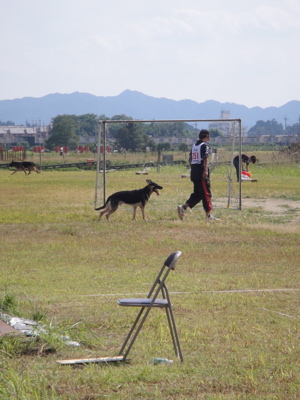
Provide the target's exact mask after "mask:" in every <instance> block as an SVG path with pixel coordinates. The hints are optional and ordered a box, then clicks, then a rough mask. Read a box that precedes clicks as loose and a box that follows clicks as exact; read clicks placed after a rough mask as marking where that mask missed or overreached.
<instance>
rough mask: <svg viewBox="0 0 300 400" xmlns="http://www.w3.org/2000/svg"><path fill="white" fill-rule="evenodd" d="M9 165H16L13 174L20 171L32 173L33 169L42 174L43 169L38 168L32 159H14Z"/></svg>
mask: <svg viewBox="0 0 300 400" xmlns="http://www.w3.org/2000/svg"><path fill="white" fill-rule="evenodd" d="M9 167H15V168H16V170H15V171H14V172H13V173H12V174H11V175H13V174H15V173H16V172H18V171H23V172H24V174H25V175H27V172H28V175H29V174H30V172H31V171H35V172H36V173H37V174H40V173H41V171H40V170H39V169H38V168H37V166H36V165H35V163H34V162H32V161H20V162H19V161H12V162H11V163H10V164H9Z"/></svg>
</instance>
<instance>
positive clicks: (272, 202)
mask: <svg viewBox="0 0 300 400" xmlns="http://www.w3.org/2000/svg"><path fill="white" fill-rule="evenodd" d="M235 202H236V205H238V200H237V199H235ZM224 204H226V198H224V199H220V198H218V199H215V200H213V205H214V206H215V207H216V208H218V207H222V206H224ZM255 207H260V208H261V209H262V210H263V211H267V212H270V213H272V214H274V215H278V216H280V215H286V214H289V215H291V214H293V216H294V217H295V218H296V219H297V220H299V221H300V200H288V199H255V198H242V209H245V208H255Z"/></svg>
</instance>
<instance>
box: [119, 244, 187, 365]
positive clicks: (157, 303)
mask: <svg viewBox="0 0 300 400" xmlns="http://www.w3.org/2000/svg"><path fill="white" fill-rule="evenodd" d="M180 256H181V251H175V252H174V253H171V254H170V255H169V257H168V258H167V259H166V261H165V262H164V264H163V266H162V268H161V270H160V272H159V274H158V276H157V278H156V279H155V281H154V283H153V285H152V287H151V289H150V292H149V294H148V296H147V298H143V299H141V298H138V299H119V300H118V304H119V305H120V306H123V307H140V308H141V309H140V311H139V313H138V315H137V317H136V319H135V321H134V323H133V325H132V327H131V328H130V331H129V333H128V335H127V336H126V339H125V341H124V343H123V345H122V347H121V350H120V352H119V354H118V355H119V356H122V357H123V359H122V360H123V361H126V358H127V356H128V354H129V352H130V349H131V348H132V346H133V344H134V342H135V340H136V338H137V336H138V334H139V332H140V330H141V328H142V326H143V324H144V322H145V320H146V318H147V317H148V314H149V313H150V311H151V310H152V308H163V309H165V311H166V315H167V320H168V324H169V328H170V333H171V337H172V342H173V346H174V350H175V354H176V356H177V357H179V358H180V360H181V361H183V357H182V352H181V347H180V342H179V336H178V332H177V329H176V324H175V319H174V314H173V310H172V304H171V301H170V296H169V291H168V288H167V286H166V283H165V281H166V279H167V277H168V275H169V273H170V271H171V270H174V269H175V264H176V262H177V260H178V258H179V257H180ZM159 295H161V297H162V298H158V296H159Z"/></svg>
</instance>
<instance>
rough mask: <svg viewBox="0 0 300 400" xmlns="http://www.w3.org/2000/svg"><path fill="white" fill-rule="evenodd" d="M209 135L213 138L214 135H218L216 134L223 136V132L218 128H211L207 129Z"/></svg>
mask: <svg viewBox="0 0 300 400" xmlns="http://www.w3.org/2000/svg"><path fill="white" fill-rule="evenodd" d="M209 136H210V137H211V138H215V137H218V136H223V134H222V132H221V131H220V130H219V129H215V128H213V129H210V130H209Z"/></svg>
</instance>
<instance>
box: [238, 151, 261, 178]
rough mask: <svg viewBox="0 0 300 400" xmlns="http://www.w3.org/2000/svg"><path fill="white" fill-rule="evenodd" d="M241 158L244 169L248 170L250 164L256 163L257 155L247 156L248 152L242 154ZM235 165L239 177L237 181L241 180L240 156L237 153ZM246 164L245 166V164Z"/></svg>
mask: <svg viewBox="0 0 300 400" xmlns="http://www.w3.org/2000/svg"><path fill="white" fill-rule="evenodd" d="M241 158H242V171H247V172H248V170H249V164H255V163H256V157H255V156H250V157H249V156H247V155H246V154H241ZM233 165H234V167H235V169H236V177H237V181H238V182H239V181H240V177H241V174H240V156H239V155H237V156H235V157H234V159H233ZM243 165H245V167H244V166H243Z"/></svg>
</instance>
